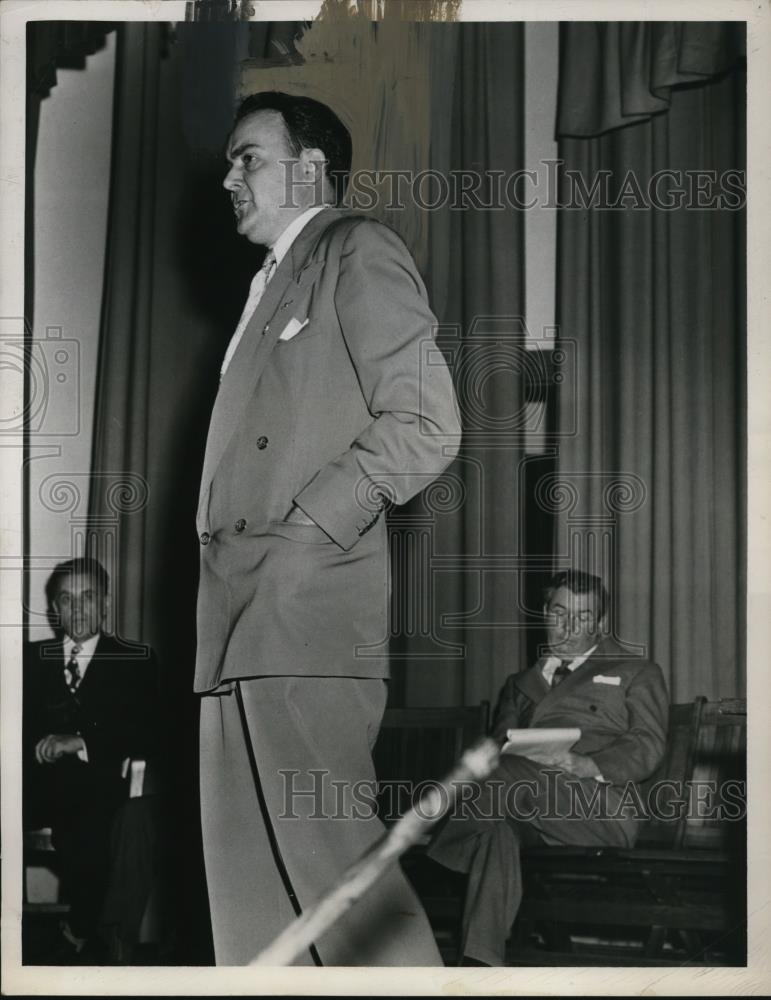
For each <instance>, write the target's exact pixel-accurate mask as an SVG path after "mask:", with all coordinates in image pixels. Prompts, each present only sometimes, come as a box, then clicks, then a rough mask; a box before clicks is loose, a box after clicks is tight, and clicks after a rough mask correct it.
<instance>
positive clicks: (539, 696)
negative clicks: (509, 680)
mask: <svg viewBox="0 0 771 1000" xmlns="http://www.w3.org/2000/svg"><path fill="white" fill-rule="evenodd" d="M544 662H545V660H544V659H543V658H541V659H540V660H539V661H538V662H537V663H536V664H534V666H532V667H531V668H530V669H529V670H525V671H524V672H523V673H522V675H521V676H518V677H516V678H515V680H514V683H515V684H516V686H517V687H518V688H519V690H520V691H521V692H522V694H524V695H525V697H526V698H529V699H530V701H532V702H533V703H534V704H536V705H537V704H538V702H539V701H542V700H543V699H544V698H545V697H546V695H547V694H548V693H549V692H550V691H551V688H550V687H549V685H548V684H547V683H546V681H545V680H544V676H543V672H542V671H543V665H544Z"/></svg>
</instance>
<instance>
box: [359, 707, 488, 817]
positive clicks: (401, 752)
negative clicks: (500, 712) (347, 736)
mask: <svg viewBox="0 0 771 1000" xmlns="http://www.w3.org/2000/svg"><path fill="white" fill-rule="evenodd" d="M489 717H490V703H489V702H487V701H483V702H482V703H481V704H479V705H472V706H469V707H463V706H461V707H457V708H388V709H386V711H385V714H384V716H383V722H382V724H381V727H380V734H379V736H378V740H377V743H376V744H375V750H374V753H373V758H374V761H375V773H376V774H377V777H378V783H379V786H380V795H379V804H380V815H381V819H383V821H384V822H385V823H386V824H389V823H392V822H394V821H395V820H396V819H398V817H399V815H401V813H402V812H404V810H405V809H406V808H407V807H408V806H409V804H410V799H411V798H412V796H413V795H414V794H419V792H420V787H421V785H423V784H424V783H425V782H431V781H438V780H440V779H441V778H444V777H446V776H447V774H448V773H449V771H450V770H451V769H452V767H453V765H454V764H456V763H457V761H458V760H459V758H460V756H461V754H462V753H463V751H464V750H466V749H467V748H468V747H470V746H471V745H472V743H475V742H476V741H477V740H478V739H480V737H482V736H484V735H485V734H486V733H487V730H488V727H489Z"/></svg>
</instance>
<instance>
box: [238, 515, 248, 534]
mask: <svg viewBox="0 0 771 1000" xmlns="http://www.w3.org/2000/svg"><path fill="white" fill-rule="evenodd" d="M245 527H246V521H245V520H244V518H243V517H239V519H238V520H237V521H236V531H239V532H240V531H243V530H244V528H245Z"/></svg>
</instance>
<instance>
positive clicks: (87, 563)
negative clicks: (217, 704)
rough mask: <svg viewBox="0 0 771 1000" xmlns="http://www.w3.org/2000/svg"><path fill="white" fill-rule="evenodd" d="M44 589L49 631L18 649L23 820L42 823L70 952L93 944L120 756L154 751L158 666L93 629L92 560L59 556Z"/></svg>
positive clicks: (99, 605)
mask: <svg viewBox="0 0 771 1000" xmlns="http://www.w3.org/2000/svg"><path fill="white" fill-rule="evenodd" d="M46 593H47V597H48V601H49V612H50V616H51V621H52V624H53V626H54V629H55V631H56V633H57V636H56V638H55V639H53V640H48V641H44V642H36V643H31V644H29V646H28V647H27V648H26V650H25V657H24V660H25V662H24V757H25V759H24V781H25V787H24V793H25V794H24V809H25V816H24V825H25V829H29V828H31V827H36V826H50V827H51V830H52V839H53V845H54V847H55V848H56V852H57V857H58V860H59V867H60V870H61V875H62V880H63V884H64V890H65V894H66V896H67V898H68V900H69V902H70V906H71V909H70V913H69V919H68V921H67V922H66V923H65V924H63V925H62V931H63V933H64V936H65V937H66V939H67V941H68V942H69V945H70V946H71V950H72V953H73V957H75V955H76V954H77V953H80V952H81V951H82V950H83V948H84V946H85V945H86V942H87V941H90V942H91V943H92V945H93V946H94V948H98V936H97V927H98V923H99V916H100V911H101V907H102V904H103V901H104V896H105V892H106V888H107V879H108V871H109V863H110V853H109V846H110V833H111V825H112V822H113V818H114V816H115V813H116V810H117V809H118V807H119V806H120V804H121V802H122V801H123V800H124V799H125V798H126V796H127V794H128V789H127V780H126V778H127V775H126V765H127V763H128V761H127V758H134V759H146V758H147V757H148V756H151V755H152V754H153V753H154V752H155V751H156V746H157V742H158V724H157V717H158V668H157V661H156V659H155V656H154V654H153V653H152V651H151V650H150V649H149V648H148V647H146V646H141V645H136V644H128V643H124V642H119V641H118V640H117V639H115V638H113V637H111V636H107V635H104V634H103V633H102V624H103V622H104V619H105V615H106V613H107V610H108V607H109V600H110V598H109V578H108V575H107V572H106V571H105V569H104V568H103V567H102V565H101V564H100V563H98V562H97V561H96V560H94V559H71V560H68V561H67V562H64V563H61V564H60V565H58V566H57V567H56V568H55V569H54V571H53V573H52V575H51V577H50V579H49V581H48V583H47V586H46ZM92 950H93V949H92ZM95 954H96V952H95Z"/></svg>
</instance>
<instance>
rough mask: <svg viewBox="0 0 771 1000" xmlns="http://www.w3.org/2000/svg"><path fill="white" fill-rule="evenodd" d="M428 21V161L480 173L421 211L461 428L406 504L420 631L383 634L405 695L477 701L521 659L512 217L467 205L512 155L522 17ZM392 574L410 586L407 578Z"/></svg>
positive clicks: (517, 331) (513, 160)
mask: <svg viewBox="0 0 771 1000" xmlns="http://www.w3.org/2000/svg"><path fill="white" fill-rule="evenodd" d="M432 30H433V31H434V32H435V35H434V44H435V45H437V44H445V45H446V44H447V41H448V39H452V41H453V43H454V45H455V58H454V60H449V59H447V58H446V57H445V58H444V59H442V58H435V59H434V64H435V65H436V66H437V71H436V73H435V75H434V77H433V80H432V87H433V89H432V113H433V118H432V136H431V145H432V157H431V166H432V168H434V169H436V170H439V171H442V172H444V173H445V174H451V172H454V174H455V178H456V180H457V178H459V177H460V176H461V174H463V173H465V175H466V177H467V178H476V180H475V183H478V187H477V188H476V189H475V194H476V196H477V199H478V201H476V202H475V200H474V198H466V199H465V201H464V199H463V198H462V197H461V198H460V200H459V202H458V203H457V204H456V206H455V207H450V206H449V205H445V206H444V207H443V208H442V209H441V210H436V211H433V212H431V214H430V221H429V227H428V237H429V259H428V268H427V272H426V278H427V282H428V286H429V290H430V292H431V295H432V302H433V304H434V307H435V309H436V311H437V315H438V318H439V321H440V323H441V324H442V329H441V331H440V336H439V338H438V340H439V343H440V345H441V346H442V348H443V350H444V352H445V355H446V356H447V357H448V359H449V360H450V363H451V367H452V370H453V375H454V379H455V386H456V391H457V394H458V400H459V405H460V411H461V423H462V426H463V429H464V433H463V440H462V444H461V451H460V454H459V456H458V458H457V459H456V461H455V462H453V464H452V466H451V467H450V468H449V469H448V470H447V473H446V474H445V476H444V477H442V480H440V483H439V484H436V487H435V488H434V489H432V490H429V491H427V495H425V496H424V497H422V498H418V499H417V501H416V502H415V503H414V504H413V506H412V508H411V510H414V511H417V510H418V509H420V510H422V511H423V512H424V515H426V516H428V517H429V518H430V521H431V532H430V539H427V540H426V545H427V546H428V547H429V551H430V552H431V570H432V571H431V574H430V580H429V581H428V582H426V580H425V579H424V583H423V586H424V588H426V593H425V594H424V596H423V598H422V599H423V600H424V601H425V600H427V599H428V600H430V601H431V608H432V616H431V634H430V635H422V636H421V635H419V634H418V633H417V629H415V628H414V627H413V631H412V633H411V634H408V635H402V636H401V637H397V640H396V641H395V643H394V648H395V651H396V652H398V654H399V655H404V656H405V661H404V666H403V668H402V669H403V675H404V685H405V701H406V703H407V704H410V705H452V704H475V703H478V702H479V701H481V700H493V701H494V700H495V698H496V696H497V694H498V691H499V690H500V687H501V685H502V684H503V681H504V679H505V678H506V676H507V675H508V674H510V673H511V672H512V671H515V670H518V669H521V668H523V667H524V666H525V632H524V630H523V627H522V623H523V615H524V612H523V610H522V609H523V604H524V601H523V599H522V579H523V573H524V569H525V561H524V559H523V552H522V549H521V530H520V526H521V524H522V510H521V508H520V504H519V499H520V497H521V495H522V483H521V476H522V475H524V472H523V469H522V466H521V459H522V457H523V451H524V448H523V443H524V442H523V437H522V426H523V424H522V413H523V406H524V402H523V395H522V393H523V384H522V383H523V378H522V374H523V371H524V370H525V369H526V366H527V362H526V357H525V354H524V336H523V326H522V319H521V317H522V316H523V314H524V280H523V261H522V245H523V219H522V215H521V213H520V212H518V211H516V210H515V209H513V208H511V207H509V206H507V207H501V208H497V209H496V208H489V207H487V208H485V207H475V205H476V206H479V205H481V206H485V205H490V204H493V203H494V202H495V194H494V187H493V183H494V182H493V180H492V177H493V176H494V172H495V171H498V172H500V174H501V175H502V176H508V175H509V174H510V173H511V172H513V171H515V170H516V169H518V168H520V167H521V166H522V155H523V101H524V95H523V77H522V66H523V58H522V53H523V29H522V25H521V24H517V23H498V24H481V23H480V24H463V25H442V26H438V27H436V26H434V27H433V28H432ZM450 74H451V75H450ZM448 77H449V78H448ZM443 95H447V96H444V97H443ZM450 95H452V97H451V100H450V99H449V97H450ZM408 513H409V512H408ZM413 576H414V574H413ZM396 583H397V581H396V580H395V586H396ZM401 585H402V588H403V595H404V597H403V600H409V595H410V585H409V582H406V581H404V580H402V584H401ZM413 594H414V590H413ZM414 599H415V600H417V599H418V598H417V596H415V598H414ZM428 650H430V657H429V658H424V656H423V654H424V653H426V652H427V651H428ZM395 669H399V665H398V661H397V663H395Z"/></svg>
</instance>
